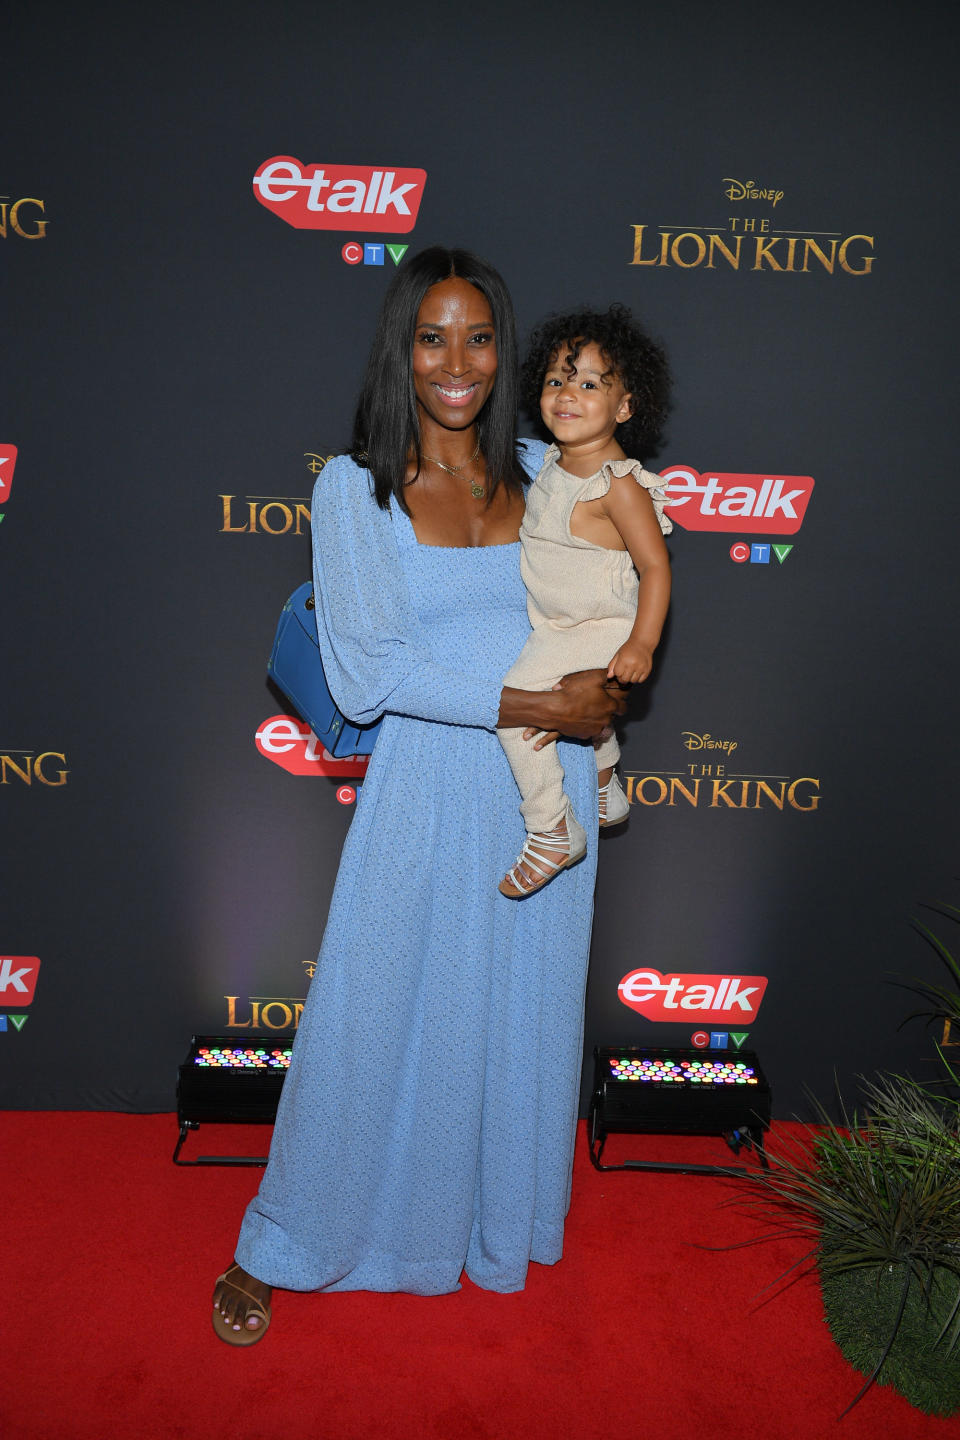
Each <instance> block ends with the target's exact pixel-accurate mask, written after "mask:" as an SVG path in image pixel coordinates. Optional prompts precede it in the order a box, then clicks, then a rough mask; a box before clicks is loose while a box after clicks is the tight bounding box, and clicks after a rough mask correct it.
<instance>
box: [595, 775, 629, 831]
mask: <svg viewBox="0 0 960 1440" xmlns="http://www.w3.org/2000/svg"><path fill="white" fill-rule="evenodd" d="M599 793H600V824H601V826H604V825H620V824H622V822H623V821H624V820H626V819H627V817H628V816H629V814H630V801H629V800H628V799H627V797H626V795H625V794H624V792H623V786H622V785H621V784H620V776H619V775H618V774H617V772H616V770H614V772H613V774H612V775H611V776H610V779H609V780H608V781H607V783H606V785H601V786H600V792H599Z"/></svg>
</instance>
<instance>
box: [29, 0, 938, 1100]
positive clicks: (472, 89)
mask: <svg viewBox="0 0 960 1440" xmlns="http://www.w3.org/2000/svg"><path fill="white" fill-rule="evenodd" d="M10 17H11V20H12V26H11V29H10V35H11V40H10V44H9V49H8V53H7V55H6V57H5V65H4V75H5V87H4V88H5V106H4V110H5V119H6V122H7V123H6V127H5V128H6V143H5V145H4V147H3V154H2V157H0V266H2V270H3V272H4V280H5V298H4V306H5V314H6V319H5V324H4V351H5V356H4V359H5V364H4V371H5V375H6V378H5V381H4V385H3V394H2V410H0V426H2V428H0V604H2V617H3V624H2V644H3V671H2V682H0V684H2V714H0V827H2V836H3V863H2V880H0V885H2V892H3V900H2V908H0V951H2V954H0V1088H2V1095H3V1098H4V1101H5V1103H6V1104H8V1105H12V1106H20V1107H30V1108H33V1107H60V1108H117V1109H128V1110H149V1109H170V1108H172V1107H173V1103H174V1085H175V1078H176V1068H177V1065H178V1063H179V1062H180V1061H181V1060H182V1059H183V1057H184V1055H185V1053H186V1050H187V1047H188V1042H189V1039H190V1036H191V1034H192V1033H193V1032H195V1031H199V1032H211V1033H219V1034H224V1035H229V1036H233V1037H235V1038H236V1039H237V1041H238V1042H243V1043H251V1042H252V1043H261V1042H262V1041H263V1040H264V1039H269V1038H270V1037H271V1036H272V1035H275V1034H280V1033H284V1032H288V1031H291V1030H293V1029H295V1028H296V1025H297V1021H298V1018H299V1014H300V1010H301V1007H302V1004H303V999H304V996H305V994H306V991H307V988H308V986H309V984H310V977H311V974H312V971H313V965H314V958H315V955H316V952H317V949H318V946H319V942H320V937H321V934H322V930H323V925H324V919H325V915H326V909H327V905H328V902H329V897H330V893H331V888H332V884H333V879H334V875H335V871H336V866H337V862H338V856H339V852H340V847H341V844H342V841H343V837H344V834H345V833H346V830H347V827H348V826H349V824H350V820H351V815H352V813H353V803H354V800H355V797H356V792H357V789H358V787H359V786H361V785H362V783H363V770H362V763H358V762H356V761H350V760H347V761H332V760H331V758H330V757H329V756H328V755H327V754H325V752H324V751H323V749H322V748H321V747H319V746H318V745H317V743H316V742H315V741H314V739H313V737H312V736H311V734H310V732H309V730H308V729H307V727H306V726H305V725H303V724H302V723H301V721H300V720H299V718H298V717H297V716H296V715H295V714H294V713H293V712H292V711H291V708H290V706H289V704H288V703H287V702H286V701H285V700H284V698H283V696H282V695H280V694H279V693H278V692H277V691H275V690H273V689H271V687H270V685H269V684H268V683H267V680H266V672H265V662H266V658H267V655H268V654H269V650H270V646H271V642H272V637H273V632H274V627H275V624H276V620H277V617H278V614H279V611H280V608H281V606H282V604H283V601H284V600H285V598H286V597H287V595H288V594H289V593H290V591H292V590H293V589H294V588H295V587H296V586H297V585H298V584H300V583H301V582H302V581H303V580H304V579H306V578H307V577H308V575H309V561H310V554H309V520H310V495H311V489H312V486H313V483H314V480H315V477H316V475H317V474H318V473H319V471H320V470H321V469H322V467H323V466H324V464H325V463H326V461H327V459H328V458H329V457H330V456H331V455H333V454H335V453H336V452H337V451H339V450H341V449H343V448H344V447H345V446H346V444H347V443H348V440H349V435H350V425H351V419H352V411H353V405H354V400H355V396H356V392H357V389H358V385H359V381H360V376H361V373H362V369H363V366H364V363H365V359H366V353H367V347H368V344H369V341H370V338H371V336H372V333H373V327H374V323H375V319H376V315H377V313H378V310H379V307H380V303H381V300H382V297H383V293H384V291H385V289H386V287H387V285H388V283H389V281H390V279H391V277H392V275H393V274H394V273H395V271H396V267H397V266H398V265H402V264H403V263H404V257H405V256H406V255H407V254H411V253H414V252H415V251H416V250H418V249H420V248H421V247H422V246H424V245H426V244H432V243H442V244H448V245H464V246H466V247H468V248H471V249H474V250H476V251H478V252H479V253H480V254H482V255H484V256H485V257H487V258H489V259H490V260H491V261H493V263H494V264H495V265H497V267H498V268H499V269H500V270H501V271H502V273H503V274H504V276H505V278H506V279H507V282H508V284H509V285H510V287H511V291H512V293H513V296H514V300H515V303H516V308H517V313H518V317H519V322H520V330H521V334H522V335H523V336H525V335H526V334H527V333H528V332H529V330H530V328H531V327H532V326H533V325H534V324H535V323H536V322H537V321H538V320H540V319H541V318H542V317H543V316H544V315H545V314H546V313H548V312H550V311H551V310H557V309H561V308H567V307H570V306H572V305H575V304H578V303H588V304H595V305H601V306H606V305H607V304H608V303H609V302H611V301H613V300H619V301H622V302H625V303H626V304H628V305H629V306H631V307H632V308H633V310H634V312H635V313H636V314H637V315H638V316H639V317H640V318H641V319H642V321H643V322H644V323H645V324H646V325H647V326H648V327H649V328H650V329H651V330H652V331H653V332H654V333H655V334H657V335H659V336H660V337H662V339H663V341H664V342H665V344H666V346H667V348H668V350H669V353H670V356H671V360H672V364H673V368H674V371H675V376H676V393H675V405H674V409H673V412H672V416H671V421H670V425H669V432H668V437H667V440H666V442H665V444H664V446H663V448H662V450H661V452H660V453H659V454H658V455H657V456H655V457H653V460H652V462H651V464H652V466H653V467H654V468H656V469H658V470H659V471H660V472H661V474H662V475H663V477H664V485H665V488H666V490H667V492H668V495H669V497H670V502H671V509H670V513H671V515H672V518H673V521H674V533H673V536H672V537H671V541H670V546H671V553H672V557H673V562H674V573H675V603H674V606H673V610H672V614H671V618H670V621H669V626H668V630H667V633H666V637H665V640H664V643H663V645H662V647H661V651H660V653H659V656H658V661H657V666H656V671H655V674H654V677H653V679H652V680H651V681H650V682H649V683H648V684H647V685H646V686H644V687H642V690H640V691H638V692H637V693H636V694H635V696H634V697H633V701H632V707H631V715H630V718H629V721H628V723H627V724H626V726H625V728H624V737H623V740H624V743H623V754H624V761H623V766H624V782H625V785H626V788H627V794H628V796H629V799H630V801H631V816H630V822H629V825H628V826H627V828H626V829H625V830H624V831H623V832H622V833H618V834H611V835H610V836H604V837H602V839H601V841H600V866H599V879H598V886H597V909H596V922H595V930H594V946H593V955H592V964H591V976H590V982H589V989H588V997H587V1000H588V1004H587V1024H586V1036H585V1047H586V1053H587V1055H589V1053H590V1051H591V1050H592V1047H593V1046H594V1045H595V1044H617V1045H619V1044H628V1043H630V1044H647V1043H653V1044H683V1045H693V1046H698V1047H701V1048H703V1049H704V1051H705V1052H707V1051H710V1050H714V1051H719V1052H727V1053H730V1052H734V1051H736V1050H738V1049H743V1048H746V1049H751V1050H753V1049H755V1050H756V1051H757V1052H758V1053H759V1055H760V1057H761V1060H762V1063H763V1065H764V1068H765V1070H766V1072H767V1074H768V1076H769V1078H770V1080H771V1084H772V1087H773V1093H774V1108H775V1113H778V1114H781V1115H785V1114H789V1113H792V1112H794V1111H797V1110H799V1111H801V1112H802V1111H803V1110H804V1088H805V1087H810V1088H811V1089H812V1090H813V1091H814V1092H816V1093H817V1094H819V1095H820V1096H821V1097H822V1098H824V1099H827V1100H829V1098H830V1096H831V1094H832V1091H833V1086H834V1076H835V1075H836V1076H837V1077H838V1078H839V1082H840V1084H841V1086H842V1087H843V1088H844V1089H845V1091H846V1092H847V1093H848V1094H850V1093H851V1087H852V1085H853V1077H855V1076H856V1075H857V1074H860V1073H870V1072H872V1071H874V1070H876V1069H877V1068H883V1067H887V1068H898V1069H899V1068H903V1067H908V1066H909V1067H912V1068H914V1069H916V1070H919V1071H920V1072H921V1073H923V1072H924V1069H925V1067H926V1068H927V1069H930V1067H931V1065H932V1058H931V1057H932V1055H933V1049H934V1043H933V1042H934V1039H935V1038H937V1032H936V1031H935V1030H931V1029H930V1028H929V1027H927V1026H925V1025H924V1023H923V1022H922V1021H917V1020H914V1021H912V1022H911V1023H909V1024H907V1025H906V1026H903V1027H901V1022H902V1021H903V1020H904V1018H905V1017H906V1016H907V1015H909V1013H910V1012H911V1011H912V1010H913V1009H916V1008H918V1005H919V1002H918V1001H916V999H915V997H914V996H912V995H911V993H910V991H909V989H907V988H904V987H906V986H909V985H910V984H911V983H912V982H913V981H914V980H916V979H917V978H921V979H922V978H926V979H940V978H943V977H941V975H940V974H939V973H938V969H937V966H938V962H937V959H936V957H935V956H934V955H933V954H932V952H931V951H930V950H929V949H928V948H927V947H925V945H924V943H923V941H922V940H921V939H919V937H918V936H917V935H916V933H915V932H914V931H913V930H912V929H911V917H912V916H913V915H917V914H922V913H923V912H922V911H920V910H919V908H918V907H919V906H920V904H921V903H922V902H923V901H925V900H931V901H937V900H944V901H948V902H949V901H954V902H955V901H956V899H957V892H956V879H955V877H956V875H957V873H958V858H957V826H956V814H957V788H956V759H955V754H956V746H957V741H956V735H955V729H956V725H955V717H956V713H957V706H956V701H957V686H956V679H955V676H956V647H955V643H954V634H955V628H956V620H955V609H956V586H955V572H956V562H955V545H956V538H955V537H956V533H957V522H958V508H960V507H958V501H957V478H956V459H955V455H956V444H955V437H954V433H953V432H954V429H955V426H954V412H955V408H956V406H955V400H954V395H953V386H952V381H951V376H952V373H953V369H954V365H953V361H954V354H953V351H954V341H955V336H956V308H955V291H956V278H955V273H956V266H957V261H958V257H960V229H958V228H957V226H956V224H955V223H954V222H955V218H956V217H955V198H954V189H955V187H954V183H953V181H952V179H951V167H950V166H949V164H948V152H947V137H948V136H949V135H950V133H951V124H952V115H948V106H949V107H950V108H951V109H952V101H951V99H950V96H951V95H952V89H951V86H950V85H949V84H948V82H947V75H948V71H947V61H946V56H947V55H948V54H949V53H950V50H951V49H952V47H951V46H950V45H949V44H948V43H947V42H948V41H949V40H950V39H952V38H953V36H952V35H951V34H949V32H948V29H946V28H945V27H948V26H952V24H953V22H950V21H945V20H944V19H943V18H942V16H941V14H940V10H939V7H937V6H933V5H925V4H919V5H914V6H912V7H910V10H909V15H908V12H907V11H906V10H904V11H902V12H901V11H900V10H899V7H876V6H867V5H865V4H854V5H852V6H847V7H846V8H845V9H843V11H842V12H837V11H836V10H835V8H834V7H829V8H828V7H825V6H824V7H818V6H817V5H816V4H814V5H812V6H809V7H805V8H804V9H803V10H802V11H796V12H795V13H794V12H793V11H791V12H790V13H788V12H787V10H786V8H781V9H780V10H779V11H778V10H777V8H776V7H774V9H773V10H772V11H771V9H770V7H761V6H751V5H749V4H748V5H745V6H741V7H737V8H736V10H735V11H734V10H729V11H728V10H727V9H725V8H724V7H717V6H714V5H706V4H703V5H697V4H694V5H693V6H686V7H683V8H682V9H678V10H676V11H675V12H671V13H665V12H664V10H663V7H660V6H653V5H645V4H638V5H636V6H633V7H630V8H629V9H628V10H627V11H624V12H623V13H622V14H619V15H616V16H614V15H611V16H610V17H609V18H608V19H602V18H599V17H593V18H591V17H589V16H587V15H585V13H584V12H583V9H582V7H581V6H575V5H572V4H568V3H566V0H560V3H558V4H555V5H552V6H550V7H542V8H541V7H519V6H508V5H506V4H501V3H493V4H488V5H486V6H485V7H484V8H483V11H482V14H478V15H477V16H476V18H468V17H465V16H463V15H462V14H458V16H457V17H456V18H449V17H447V16H445V15H444V14H443V12H442V11H437V10H436V8H435V7H431V8H430V9H428V8H427V7H425V6H421V7H418V6H416V5H414V6H407V7H398V6H393V5H388V4H386V3H380V0H376V3H372V4H371V3H368V4H367V5H365V6H363V7H334V6H329V5H323V4H309V5H308V4H289V3H280V4H279V5H275V6H267V5H265V4H249V3H244V0H240V3H238V4H236V5H234V6H232V7H231V8H230V11H229V14H228V16H226V18H224V19H222V20H221V19H218V18H215V17H214V15H213V13H212V12H210V13H207V12H206V11H205V10H204V8H203V7H192V6H186V5H181V4H165V5H163V6H160V5H152V4H146V5H138V6H127V5H119V4H118V5H115V6H107V5H98V4H95V3H94V4H91V5H87V6H84V7H79V6H68V5H57V4H53V5H46V6H44V7H42V8H41V9H38V8H37V7H30V6H27V5H24V4H19V3H17V4H14V5H13V6H12V7H11V10H10ZM521 430H522V432H523V433H528V434H530V433H536V426H535V420H534V419H533V418H528V419H525V420H524V423H523V425H522V426H521ZM465 783H466V782H465ZM508 858H509V857H508ZM401 873H402V871H401V870H400V869H398V883H401V880H400V877H401ZM947 923H948V922H943V924H947ZM947 938H949V937H947ZM457 943H458V938H457V916H456V915H451V916H450V945H451V947H452V948H454V947H456V945H457ZM380 983H381V979H380V976H379V973H378V965H377V956H376V955H375V954H372V955H371V956H370V984H371V985H374V986H375V985H378V984H380ZM376 1038H377V1037H376V1036H375V1035H372V1036H371V1037H370V1041H371V1045H372V1046H374V1047H375V1045H376Z"/></svg>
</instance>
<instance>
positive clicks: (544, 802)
mask: <svg viewBox="0 0 960 1440" xmlns="http://www.w3.org/2000/svg"><path fill="white" fill-rule="evenodd" d="M497 736H498V738H499V740H500V744H501V745H502V746H503V748H504V752H505V753H506V757H507V759H508V760H509V762H510V769H511V770H512V771H513V775H514V779H515V780H516V782H517V785H518V787H519V789H520V794H521V796H522V797H523V803H522V804H521V806H520V814H521V815H522V816H523V823H524V825H525V826H526V829H527V831H528V833H529V832H531V831H539V832H543V831H547V830H556V829H557V828H558V826H560V825H561V824H562V823H563V821H564V820H565V818H566V814H567V811H568V809H569V808H570V800H569V797H568V796H567V794H566V793H565V791H564V788H563V766H562V765H561V763H560V757H559V755H558V754H557V747H556V745H545V746H544V748H543V749H542V750H534V748H533V741H532V740H524V738H523V728H517V729H508V730H498V731H497Z"/></svg>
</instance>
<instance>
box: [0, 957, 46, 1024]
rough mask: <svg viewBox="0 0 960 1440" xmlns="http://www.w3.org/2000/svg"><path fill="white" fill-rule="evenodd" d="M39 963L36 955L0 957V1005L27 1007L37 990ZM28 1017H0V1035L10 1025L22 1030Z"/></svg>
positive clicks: (18, 1007)
mask: <svg viewBox="0 0 960 1440" xmlns="http://www.w3.org/2000/svg"><path fill="white" fill-rule="evenodd" d="M39 973H40V961H39V960H38V959H37V957H36V955H0V1005H14V1006H16V1007H17V1009H20V1008H21V1007H22V1006H24V1005H29V1004H30V1003H31V1001H32V1000H33V995H34V991H35V990H36V988H37V976H38V974H39ZM27 1019H28V1016H26V1015H16V1014H7V1015H0V1034H3V1033H5V1032H6V1030H7V1028H8V1026H10V1025H12V1026H13V1028H14V1030H22V1029H23V1027H24V1025H26V1023H27Z"/></svg>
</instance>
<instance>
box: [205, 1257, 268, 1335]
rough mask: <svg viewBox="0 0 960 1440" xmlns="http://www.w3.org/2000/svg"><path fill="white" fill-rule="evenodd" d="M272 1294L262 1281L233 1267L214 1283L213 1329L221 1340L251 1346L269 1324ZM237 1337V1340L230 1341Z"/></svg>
mask: <svg viewBox="0 0 960 1440" xmlns="http://www.w3.org/2000/svg"><path fill="white" fill-rule="evenodd" d="M272 1294H273V1291H272V1289H271V1287H270V1286H269V1285H265V1284H264V1282H263V1281H262V1280H257V1279H255V1278H254V1276H253V1275H248V1274H247V1272H246V1270H244V1269H243V1268H242V1267H241V1266H240V1265H237V1264H236V1263H234V1264H233V1265H231V1266H230V1267H229V1269H228V1270H226V1271H225V1272H224V1273H223V1275H221V1276H220V1277H219V1279H218V1280H217V1283H216V1286H215V1287H214V1291H213V1328H214V1329H215V1330H216V1332H217V1334H218V1335H219V1336H220V1338H221V1339H222V1340H226V1341H227V1342H228V1343H232V1344H236V1345H252V1344H253V1342H254V1340H259V1339H260V1337H261V1335H262V1334H263V1332H264V1331H265V1330H266V1328H267V1326H268V1325H269V1324H270V1298H271V1296H272ZM233 1336H236V1339H233Z"/></svg>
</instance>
